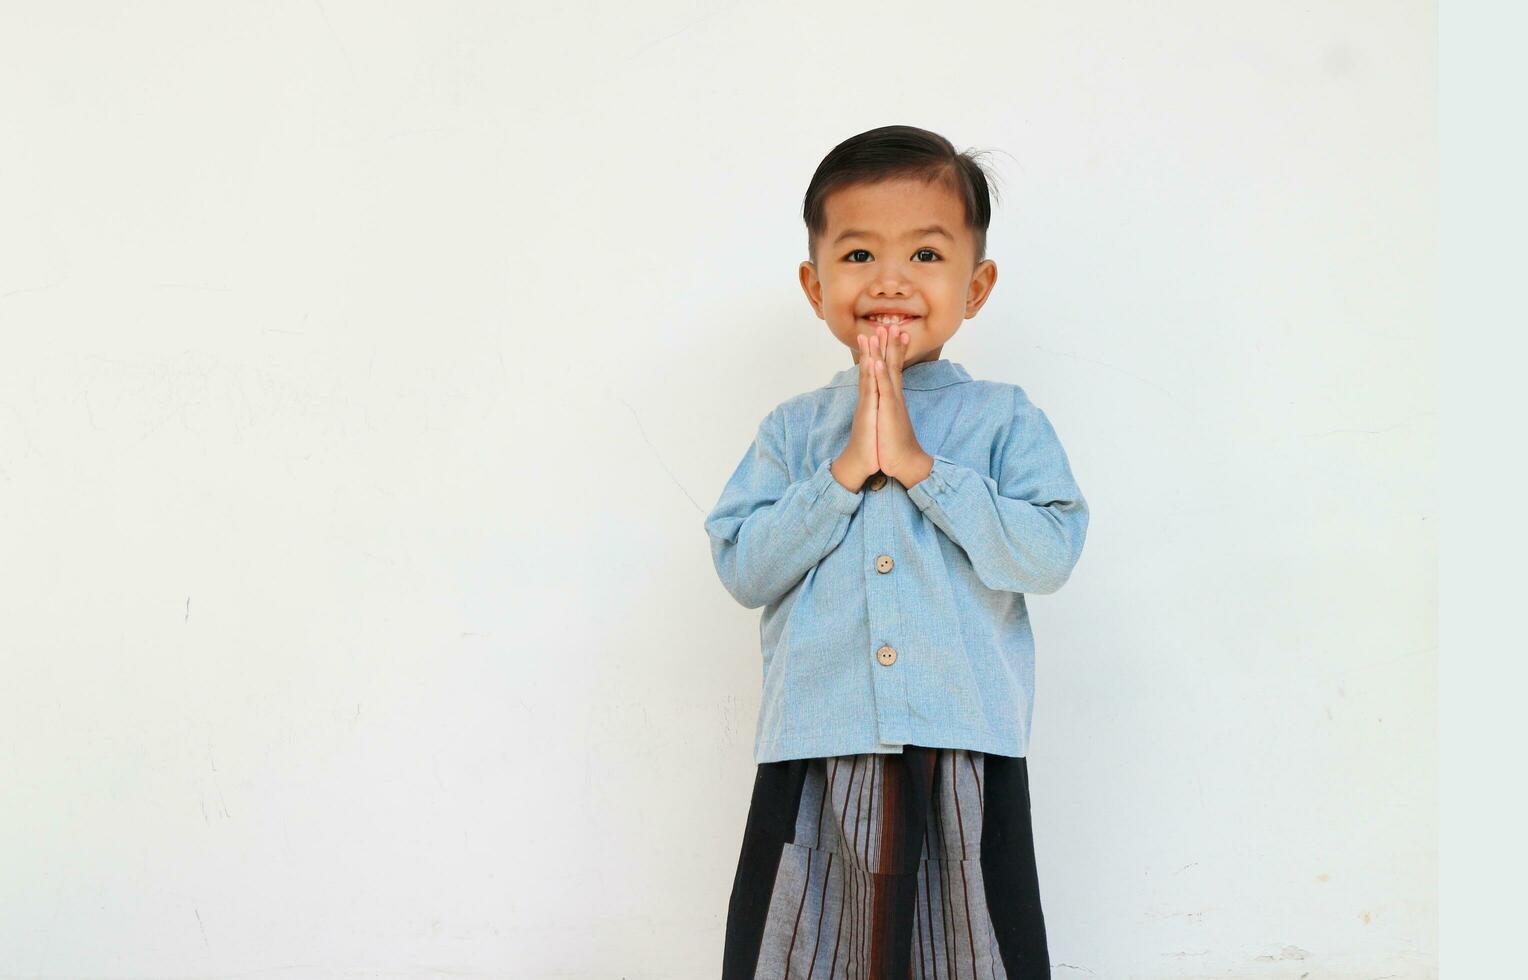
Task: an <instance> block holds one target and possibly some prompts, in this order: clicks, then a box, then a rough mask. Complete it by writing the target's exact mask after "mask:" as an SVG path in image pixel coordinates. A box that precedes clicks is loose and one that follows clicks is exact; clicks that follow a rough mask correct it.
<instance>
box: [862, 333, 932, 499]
mask: <svg viewBox="0 0 1528 980" xmlns="http://www.w3.org/2000/svg"><path fill="white" fill-rule="evenodd" d="M875 333H876V340H875V346H876V347H877V349H878V350H879V351H880V352H881V353H880V356H879V357H877V358H876V359H875V381H876V412H875V441H876V461H877V465H878V466H879V467H880V469H881V472H882V473H885V474H886V475H887V476H889V477H893V478H894V479H895V480H896V481H897V482H898V483H900V484H902V486H904V487H910V486H912V485H914V484H916V483H918V482H919V481H921V480H922V479H923V478H924V477H926V476H928V474H929V471H930V470H931V469H933V466H934V458H933V457H932V456H930V455H929V454H928V453H926V452H924V451H923V447H922V446H921V445H919V443H918V436H917V434H916V433H914V432H913V420H912V418H911V417H909V416H908V414H907V399H906V397H905V396H904V395H903V393H902V361H903V358H905V357H906V356H907V348H908V345H909V344H910V342H911V339H912V338H911V336H910V335H909V334H908V333H907V331H905V330H903V329H902V328H901V327H891V328H887V327H886V326H884V325H879V324H878V325H877V326H876V328H875Z"/></svg>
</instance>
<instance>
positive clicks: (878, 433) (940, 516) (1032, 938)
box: [705, 126, 1088, 980]
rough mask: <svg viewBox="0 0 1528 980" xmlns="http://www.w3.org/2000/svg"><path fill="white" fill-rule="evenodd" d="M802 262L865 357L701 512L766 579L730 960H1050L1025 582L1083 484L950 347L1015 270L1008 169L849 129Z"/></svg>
mask: <svg viewBox="0 0 1528 980" xmlns="http://www.w3.org/2000/svg"><path fill="white" fill-rule="evenodd" d="M804 212H805V213H804V217H805V218H806V224H807V229H808V235H807V247H808V254H809V255H810V259H809V260H808V261H806V262H803V263H802V264H801V286H802V288H803V289H804V290H805V292H806V295H807V299H808V301H809V302H810V303H811V304H812V309H813V310H814V311H815V312H816V314H817V316H818V317H819V318H820V319H823V320H826V321H827V325H828V329H829V330H830V331H832V333H833V336H834V337H836V338H837V339H838V340H839V342H841V343H842V344H844V345H845V346H846V347H848V348H849V351H850V354H851V356H852V357H853V359H854V366H852V367H848V368H845V369H844V370H842V371H839V372H838V373H836V374H834V375H833V377H832V378H831V379H830V380H829V381H828V383H827V384H826V385H824V386H822V387H821V388H817V389H815V390H813V391H808V392H805V393H803V394H800V395H796V396H795V397H792V398H789V399H787V400H786V401H784V402H782V403H781V404H779V405H778V406H776V407H775V408H774V409H773V410H772V411H771V412H770V413H769V414H768V415H767V416H766V417H765V418H764V419H763V421H762V422H761V423H760V425H759V427H758V432H757V434H756V436H755V438H754V440H753V444H752V445H751V446H750V447H749V448H748V451H747V453H746V454H744V456H743V459H742V461H741V462H740V463H739V464H738V467H737V470H736V471H735V472H734V473H733V474H732V477H731V479H729V480H728V482H727V484H726V487H725V488H724V489H723V490H722V494H721V498H720V499H719V500H718V501H717V503H716V506H715V508H714V509H713V510H712V511H711V513H710V514H709V515H707V517H706V520H705V527H706V532H707V534H708V535H709V536H710V539H711V553H712V557H713V559H714V562H715V565H716V570H717V573H718V574H719V575H720V576H721V580H722V583H723V584H724V585H725V586H726V588H727V591H728V592H729V593H731V594H732V596H733V598H735V599H736V600H737V601H738V602H740V603H741V604H742V605H743V606H745V607H747V608H749V609H756V608H759V607H763V610H764V611H763V613H762V616H761V619H760V626H759V637H760V640H761V645H762V648H763V659H764V663H763V701H762V704H761V706H760V709H759V719H758V728H757V732H756V737H755V747H754V759H755V762H756V763H757V764H758V772H757V776H756V778H755V781H754V788H753V799H752V802H751V804H750V807H749V811H748V821H747V826H746V828H745V830H744V834H743V845H742V853H741V855H740V857H739V861H738V867H737V874H736V876H735V878H734V880H733V886H732V897H731V901H730V904H729V906H728V912H727V926H726V938H725V950H724V952H723V967H722V976H723V980H745V978H747V980H754V978H757V980H781V978H785V977H795V978H808V977H812V978H822V980H833V978H873V980H881V978H897V980H904V978H908V977H915V978H922V977H930V978H933V977H939V978H949V980H958V978H961V977H969V978H977V977H980V978H993V977H996V978H1010V980H1030V978H1034V977H1049V976H1050V959H1049V954H1048V950H1047V947H1046V937H1045V922H1044V917H1043V915H1042V913H1041V908H1040V894H1039V883H1038V876H1037V873H1036V867H1035V854H1034V843H1033V838H1032V833H1031V827H1030V810H1029V779H1028V770H1027V768H1026V761H1025V754H1026V752H1027V750H1028V746H1029V729H1030V718H1031V715H1032V713H1033V706H1034V702H1033V696H1034V645H1033V640H1032V636H1031V632H1030V626H1029V616H1028V613H1027V612H1026V610H1025V604H1024V597H1025V594H1027V593H1041V594H1044V593H1050V592H1054V591H1056V590H1057V589H1059V588H1060V587H1061V586H1062V584H1063V583H1065V582H1066V580H1067V578H1068V577H1069V576H1070V574H1071V571H1072V568H1073V566H1074V565H1075V564H1076V562H1077V559H1078V557H1079V555H1080V554H1081V552H1082V545H1083V539H1084V537H1085V536H1086V534H1087V527H1088V507H1087V503H1086V501H1084V499H1083V496H1082V492H1081V491H1080V490H1079V489H1078V487H1077V483H1076V481H1075V480H1074V479H1073V478H1072V473H1071V469H1070V466H1069V464H1068V462H1067V457H1066V454H1065V452H1064V451H1063V450H1062V448H1061V443H1060V442H1059V441H1058V439H1057V438H1056V433H1055V431H1054V430H1053V429H1052V427H1051V424H1050V422H1049V420H1048V419H1047V417H1046V415H1045V413H1044V412H1042V411H1041V410H1040V409H1039V408H1037V407H1036V406H1035V405H1034V404H1033V403H1031V402H1030V401H1029V399H1028V397H1027V396H1026V395H1025V393H1024V390H1023V389H1022V388H1020V387H1019V386H1017V385H1014V384H1008V383H1005V382H1000V381H977V380H974V379H973V378H972V377H971V375H970V374H969V373H968V372H967V371H966V369H965V368H964V367H962V366H961V365H960V364H958V363H956V362H954V361H950V360H945V359H943V358H941V357H940V352H941V351H942V350H943V349H944V345H945V343H946V342H947V341H948V340H949V339H950V337H952V336H953V335H954V333H955V331H956V330H957V329H958V328H959V327H960V324H961V321H962V320H964V319H967V318H970V317H973V316H975V315H976V312H977V310H979V309H980V308H981V306H982V304H983V303H984V302H985V301H986V299H987V297H988V296H989V295H991V291H992V284H993V282H994V281H995V280H996V278H997V267H996V265H995V264H994V263H993V262H992V260H991V259H987V258H985V251H986V234H987V225H988V222H989V219H990V216H991V205H990V202H989V200H988V190H987V179H986V176H985V174H984V173H983V171H982V168H981V167H980V166H979V165H978V164H977V163H976V162H975V161H974V160H973V159H972V158H971V157H970V155H969V154H966V153H962V154H957V153H956V152H955V148H954V147H953V146H951V145H950V143H949V141H948V140H946V139H944V138H943V137H941V136H938V135H936V134H934V133H930V132H927V131H926V130H921V129H915V128H912V127H908V126H887V127H883V128H880V129H873V130H870V131H869V132H866V133H861V134H860V135H858V136H855V137H853V138H851V139H849V140H846V141H845V142H843V143H841V144H839V145H838V146H836V147H834V148H833V151H832V152H831V153H829V154H828V155H827V157H826V158H824V159H823V161H822V163H821V164H820V165H819V166H818V168H817V172H816V173H815V174H814V175H813V177H812V182H811V184H810V186H809V187H808V188H807V193H806V201H805V208H804Z"/></svg>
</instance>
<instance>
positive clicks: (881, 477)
mask: <svg viewBox="0 0 1528 980" xmlns="http://www.w3.org/2000/svg"><path fill="white" fill-rule="evenodd" d="M885 485H886V474H885V473H877V474H876V475H875V476H872V477H871V478H870V489H872V490H879V489H881V488H882V487H884V486H885Z"/></svg>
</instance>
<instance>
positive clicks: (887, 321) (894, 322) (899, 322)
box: [860, 316, 921, 327]
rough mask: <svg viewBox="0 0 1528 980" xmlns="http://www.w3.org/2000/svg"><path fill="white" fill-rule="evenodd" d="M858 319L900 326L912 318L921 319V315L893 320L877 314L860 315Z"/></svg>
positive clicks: (910, 321)
mask: <svg viewBox="0 0 1528 980" xmlns="http://www.w3.org/2000/svg"><path fill="white" fill-rule="evenodd" d="M860 319H861V320H864V321H865V322H866V323H878V324H881V325H883V326H888V327H900V326H905V325H906V324H909V323H912V322H913V321H914V320H918V319H921V317H917V316H904V317H902V318H900V319H895V320H893V319H882V318H881V317H878V316H862V317H860Z"/></svg>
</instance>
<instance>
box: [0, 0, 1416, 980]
mask: <svg viewBox="0 0 1528 980" xmlns="http://www.w3.org/2000/svg"><path fill="white" fill-rule="evenodd" d="M1435 98H1436V92H1435V58H1434V12H1433V6H1432V5H1431V4H1419V3H1393V2H1379V0H1371V2H1363V3H1345V4H1311V5H1293V4H1283V3H1256V4H1252V3H1238V4H1223V3H1209V2H1200V3H1175V4H1139V3H1123V2H1115V3H1069V4H1041V3H1025V4H1013V3H977V4H967V5H963V6H958V7H956V8H943V9H941V8H938V7H936V6H933V5H930V4H926V3H918V4H913V3H883V4H877V5H874V6H872V7H866V6H864V5H861V4H853V5H850V4H842V5H839V4H829V5H825V6H823V5H815V4H791V5H785V4H767V5H766V4H738V3H730V4H702V3H674V2H665V3H642V4H635V5H633V4H617V3H604V4H589V3H584V4H541V3H537V4H529V3H520V4H511V5H503V4H488V3H476V4H452V5H440V4H423V3H421V4H413V5H404V4H400V3H387V4H379V3H369V4H360V3H353V2H352V3H344V2H340V0H325V2H323V3H311V4H310V3H296V2H289V3H277V4H239V5H233V4H217V5H209V4H195V3H181V4H175V5H171V4H152V5H135V6H132V7H127V6H119V5H108V4H97V5H77V6H74V7H72V8H71V7H65V6H64V5H59V4H41V3H33V4H25V5H23V4H8V5H6V6H5V8H4V9H3V12H0V109H3V132H4V139H3V146H4V150H3V157H0V161H3V162H0V174H3V179H0V343H3V347H0V512H3V515H4V517H3V520H0V555H3V557H4V561H3V563H0V671H3V674H0V677H3V681H0V774H3V776H0V832H3V833H0V849H3V853H0V868H3V870H0V974H4V975H8V976H17V977H33V976H47V977H62V976H71V977H74V976H81V977H108V976H109V977H120V978H125V977H190V976H239V977H245V978H267V977H269V978H278V977H279V978H282V980H286V978H293V977H362V976H365V977H400V978H410V980H416V978H432V977H448V976H449V977H452V978H463V977H512V978H521V977H527V978H541V977H564V978H579V980H582V978H591V980H592V978H615V977H623V978H627V980H638V978H644V980H646V978H653V980H657V978H665V980H666V978H704V977H713V976H715V975H716V973H717V971H718V967H719V964H720V952H721V940H722V927H723V923H724V920H725V912H726V901H727V896H728V892H729V888H730V885H731V881H732V874H733V870H734V867H735V862H736V860H737V852H738V846H739V843H740V834H741V831H742V827H743V820H744V815H745V812H746V809H747V805H748V795H749V791H750V788H751V785H752V779H753V764H752V758H751V748H752V736H753V725H754V718H755V710H756V707H757V703H758V695H759V691H758V660H757V658H758V650H757V642H758V637H757V626H756V623H757V615H758V614H757V612H756V611H748V610H744V609H742V608H741V607H739V606H736V605H734V604H733V603H732V600H731V599H730V598H729V597H728V596H727V595H726V593H725V592H724V590H723V589H722V587H721V585H720V583H719V582H718V581H717V579H716V578H715V574H714V571H713V569H712V566H711V561H710V556H709V552H708V550H707V540H706V538H705V535H704V532H703V529H702V526H701V521H702V518H703V516H704V514H705V512H706V511H708V510H709V508H710V506H711V505H712V503H713V502H714V500H715V498H716V495H717V494H718V493H719V492H720V489H721V486H722V484H723V482H724V481H725V479H726V478H727V476H728V475H729V474H730V471H731V468H732V467H733V466H734V465H735V464H736V462H737V460H738V458H739V457H740V456H741V454H742V452H743V450H744V449H745V448H746V446H747V442H748V439H749V438H750V437H751V434H752V428H753V426H754V425H755V424H756V423H757V421H758V419H759V418H760V417H761V416H762V415H763V413H764V412H766V411H768V409H769V408H770V407H772V406H773V405H775V404H776V403H777V402H778V401H780V400H782V399H783V398H785V397H787V396H788V395H790V394H794V393H796V392H799V391H803V390H806V389H808V388H812V387H816V386H817V385H820V384H822V383H823V382H824V381H826V380H827V378H828V377H829V375H830V374H831V373H832V372H834V371H836V370H838V369H840V368H842V367H844V366H846V365H847V364H848V363H849V356H848V352H847V350H846V349H844V348H842V347H840V346H836V344H835V342H834V341H833V340H832V338H831V336H830V334H829V333H828V331H827V330H826V328H825V326H824V325H823V324H822V322H821V321H819V320H817V319H816V318H815V317H814V316H813V315H812V313H811V311H810V308H809V307H808V305H807V303H806V301H805V300H804V298H803V297H802V296H801V293H800V290H799V287H798V286H797V285H796V281H795V267H796V264H797V262H799V261H800V259H802V258H803V257H804V254H803V238H804V233H803V230H802V228H801V221H800V217H799V211H800V203H801V196H802V194H803V192H804V191H805V187H806V182H807V180H808V179H809V177H810V175H811V173H812V170H813V168H814V167H815V166H816V164H817V162H818V160H819V159H820V158H821V156H822V155H823V154H824V153H826V152H827V150H828V149H829V148H831V147H832V146H833V144H835V143H836V142H838V141H839V140H842V139H844V138H846V137H848V136H850V135H852V134H854V133H857V132H859V131H861V130H864V129H868V128H871V127H873V126H878V125H884V124H887V123H910V124H913V125H920V126H926V127H928V128H931V129H934V130H936V131H938V132H941V133H943V134H945V135H946V136H948V137H949V138H950V139H952V140H953V141H954V142H955V143H956V145H957V146H960V147H966V146H972V145H975V146H978V147H983V148H989V149H992V150H994V151H996V152H995V155H994V157H993V158H992V159H993V162H994V163H995V164H996V165H997V166H998V167H999V168H1000V171H1001V172H1000V176H999V181H1000V183H999V194H1000V199H999V202H998V204H997V208H996V215H995V217H994V220H993V224H992V228H991V233H990V240H989V241H990V246H989V247H990V255H991V256H992V257H993V258H994V259H995V260H996V261H997V264H998V284H997V288H996V291H995V293H994V295H993V296H992V299H991V301H990V302H989V303H988V304H987V305H986V307H985V308H984V309H983V311H982V313H981V314H980V315H979V316H978V317H977V318H976V319H974V320H971V321H967V322H966V324H965V325H964V326H963V327H962V329H961V332H960V334H959V335H958V336H957V337H956V338H955V339H954V340H953V341H952V342H951V343H950V344H949V345H948V346H947V347H946V349H945V355H946V356H947V357H949V358H951V359H952V360H956V361H959V362H960V363H962V364H964V365H966V366H967V367H968V368H969V369H970V370H971V371H972V372H973V373H974V374H976V375H977V376H978V377H991V378H998V379H1002V380H1007V381H1013V382H1016V383H1019V384H1021V385H1023V386H1024V387H1025V388H1026V389H1027V390H1028V391H1029V393H1030V394H1031V396H1032V397H1033V398H1034V399H1035V401H1036V402H1037V403H1038V404H1040V405H1041V406H1042V407H1044V408H1045V409H1046V411H1047V413H1048V414H1049V415H1050V416H1051V418H1052V420H1053V421H1054V423H1055V424H1056V426H1057V429H1058V432H1059V433H1060V435H1061V437H1062V439H1063V441H1064V443H1065V445H1066V447H1067V449H1068V451H1069V453H1070V455H1071V458H1072V462H1073V467H1074V471H1075V473H1076V475H1077V477H1078V480H1079V482H1080V483H1081V485H1082V486H1083V488H1084V490H1085V492H1086V494H1087V496H1088V499H1089V501H1090V503H1091V505H1092V507H1093V517H1092V525H1091V529H1090V533H1089V542H1088V547H1087V549H1086V550H1085V552H1084V554H1083V557H1082V561H1081V563H1080V564H1079V566H1078V568H1077V570H1076V572H1075V574H1074V576H1073V578H1072V580H1071V582H1070V583H1069V584H1068V586H1067V587H1066V588H1065V589H1063V590H1062V591H1061V592H1060V593H1058V594H1056V595H1054V596H1048V597H1036V599H1035V600H1034V601H1033V603H1032V606H1031V609H1032V613H1033V616H1034V622H1035V630H1036V636H1037V644H1038V649H1039V667H1038V684H1039V702H1038V706H1037V709H1036V716H1035V722H1034V741H1033V748H1032V754H1031V757H1030V766H1031V770H1030V771H1031V778H1032V788H1033V792H1034V807H1035V810H1034V819H1035V830H1036V836H1037V842H1038V849H1039V862H1040V876H1041V888H1042V894H1043V896H1044V903H1045V911H1046V921H1047V924H1048V926H1049V930H1050V941H1051V951H1052V954H1053V957H1054V960H1055V974H1054V975H1055V976H1057V977H1080V978H1081V977H1086V978H1127V977H1130V978H1135V977H1139V978H1165V977H1185V978H1186V977H1258V978H1264V977H1267V978H1291V980H1294V978H1301V977H1309V978H1312V980H1327V978H1349V977H1353V978H1357V977H1372V976H1379V975H1389V976H1391V977H1400V978H1413V977H1431V976H1435V975H1436V967H1435V965H1434V964H1435V953H1436V928H1435V915H1436V911H1437V909H1436V902H1435V899H1434V886H1435V880H1436V855H1437V852H1436V846H1435V830H1436V823H1435V817H1434V806H1435V787H1436V779H1437V774H1436V765H1435V755H1434V735H1435V717H1436V716H1435V711H1434V685H1433V677H1434V670H1435V666H1436V658H1435V650H1436V645H1435V644H1436V633H1437V621H1436V614H1435V606H1434V589H1435V585H1436V569H1435V530H1436V524H1437V518H1438V511H1437V506H1436V487H1435V483H1434V479H1435V469H1434V457H1435V454H1436V452H1437V416H1436V411H1437V404H1436V398H1435V392H1434V382H1433V376H1432V370H1431V364H1432V359H1433V350H1434V345H1435V342H1436V337H1435V333H1434V329H1433V307H1434V302H1435V296H1434V280H1433V266H1432V261H1433V257H1434V249H1435V241H1436V233H1437V229H1436V224H1435V217H1434V215H1435V211H1434V208H1435V194H1434V187H1433V184H1434V178H1435V175H1436V169H1437V148H1436V144H1435V127H1436V114H1435Z"/></svg>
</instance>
